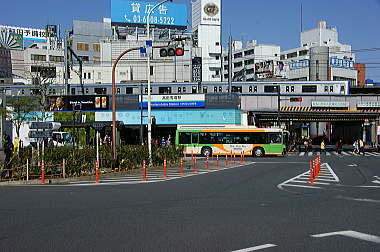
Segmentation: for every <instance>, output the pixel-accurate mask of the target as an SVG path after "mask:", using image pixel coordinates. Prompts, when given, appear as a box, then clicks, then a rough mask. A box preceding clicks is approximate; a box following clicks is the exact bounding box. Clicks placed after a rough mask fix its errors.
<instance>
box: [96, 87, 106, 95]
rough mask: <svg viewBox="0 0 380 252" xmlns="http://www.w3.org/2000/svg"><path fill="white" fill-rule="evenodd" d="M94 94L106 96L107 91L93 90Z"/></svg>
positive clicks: (101, 89) (104, 89)
mask: <svg viewBox="0 0 380 252" xmlns="http://www.w3.org/2000/svg"><path fill="white" fill-rule="evenodd" d="M94 93H95V94H97V95H103V94H104V95H105V94H107V89H106V88H94Z"/></svg>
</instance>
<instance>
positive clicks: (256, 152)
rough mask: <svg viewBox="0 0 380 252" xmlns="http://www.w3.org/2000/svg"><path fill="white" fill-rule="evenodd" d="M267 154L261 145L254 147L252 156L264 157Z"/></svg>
mask: <svg viewBox="0 0 380 252" xmlns="http://www.w3.org/2000/svg"><path fill="white" fill-rule="evenodd" d="M264 155H265V152H264V149H263V148H261V147H258V148H254V149H253V151H252V156H254V157H263V156H264Z"/></svg>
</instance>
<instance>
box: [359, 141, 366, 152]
mask: <svg viewBox="0 0 380 252" xmlns="http://www.w3.org/2000/svg"><path fill="white" fill-rule="evenodd" d="M360 153H363V156H365V153H364V142H363V140H361V139H359V154H360Z"/></svg>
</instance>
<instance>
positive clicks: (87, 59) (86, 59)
mask: <svg viewBox="0 0 380 252" xmlns="http://www.w3.org/2000/svg"><path fill="white" fill-rule="evenodd" d="M79 58H80V59H81V60H82V61H83V62H88V61H89V58H88V56H79Z"/></svg>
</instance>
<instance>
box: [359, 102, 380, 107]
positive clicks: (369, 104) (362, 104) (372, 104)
mask: <svg viewBox="0 0 380 252" xmlns="http://www.w3.org/2000/svg"><path fill="white" fill-rule="evenodd" d="M356 107H358V108H380V101H365V102H358V104H357V105H356Z"/></svg>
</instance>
